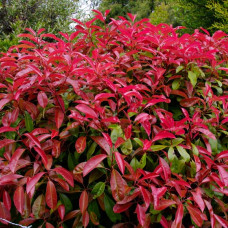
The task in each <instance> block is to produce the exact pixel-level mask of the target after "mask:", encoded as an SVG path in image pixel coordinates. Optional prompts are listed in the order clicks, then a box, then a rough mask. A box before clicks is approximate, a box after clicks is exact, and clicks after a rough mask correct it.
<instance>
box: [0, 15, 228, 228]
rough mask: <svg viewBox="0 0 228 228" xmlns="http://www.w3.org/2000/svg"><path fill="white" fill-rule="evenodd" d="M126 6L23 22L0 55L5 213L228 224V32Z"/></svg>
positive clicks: (66, 220)
mask: <svg viewBox="0 0 228 228" xmlns="http://www.w3.org/2000/svg"><path fill="white" fill-rule="evenodd" d="M107 13H108V12H106V14H107ZM128 16H129V18H130V20H126V19H125V18H121V19H119V20H115V19H113V20H112V21H111V22H110V23H109V24H105V26H104V27H99V26H95V25H93V22H94V21H95V20H100V21H102V22H104V21H105V18H104V16H103V15H102V14H101V13H100V12H98V11H97V15H96V17H95V18H94V19H93V20H92V21H89V22H87V23H85V24H83V23H81V22H79V21H77V20H75V21H76V22H77V23H78V24H77V26H76V32H74V33H73V34H71V35H68V34H66V33H61V35H62V39H60V38H57V37H56V36H55V35H53V34H45V33H44V31H43V30H39V31H38V32H37V33H36V32H34V31H33V30H31V29H28V32H29V33H26V34H21V35H20V37H21V38H23V40H22V41H21V43H20V44H19V45H16V46H13V47H11V48H10V49H9V50H8V51H7V52H6V53H4V54H3V55H2V57H1V58H0V92H1V93H0V110H1V112H0V114H1V116H0V120H1V127H0V137H1V138H0V156H1V158H0V200H1V202H0V217H1V218H4V219H7V220H11V221H12V222H16V223H20V224H24V225H29V224H32V225H33V226H34V227H46V228H51V227H80V226H82V225H83V226H84V227H87V226H89V227H94V226H97V225H100V227H110V226H112V225H114V226H113V227H115V228H117V227H143V228H146V227H152V224H154V226H156V227H160V226H162V227H164V228H181V227H183V226H184V227H202V226H203V227H212V228H215V227H216V228H217V227H227V226H228V224H227V204H226V202H227V199H228V198H227V195H228V189H227V187H228V172H227V170H228V159H227V158H228V137H227V135H228V127H227V122H228V90H227V88H228V77H227V72H228V63H227V61H228V37H227V34H225V33H224V32H222V31H217V32H216V33H214V34H213V36H212V37H211V36H210V35H209V34H207V31H205V30H204V31H198V30H196V31H195V33H194V34H193V35H189V34H185V35H183V36H178V31H179V30H178V28H172V26H168V25H166V24H161V25H158V26H154V25H152V24H151V23H149V22H148V20H147V19H144V20H141V21H139V22H136V23H135V22H134V20H135V17H134V16H133V15H131V14H129V15H128ZM179 29H180V28H179ZM46 38H49V39H53V41H54V42H48V41H47V39H46ZM2 223H4V224H5V223H6V222H5V221H2ZM191 224H192V225H191ZM182 225H183V226H182Z"/></svg>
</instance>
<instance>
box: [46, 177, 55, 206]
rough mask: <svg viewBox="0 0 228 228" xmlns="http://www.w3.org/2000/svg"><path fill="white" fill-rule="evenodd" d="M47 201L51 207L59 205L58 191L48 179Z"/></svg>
mask: <svg viewBox="0 0 228 228" xmlns="http://www.w3.org/2000/svg"><path fill="white" fill-rule="evenodd" d="M45 199H46V203H47V205H48V206H49V207H50V208H51V209H54V208H55V207H56V205H57V193H56V188H55V185H54V183H53V182H52V181H50V180H49V181H48V183H47V188H46V197H45Z"/></svg>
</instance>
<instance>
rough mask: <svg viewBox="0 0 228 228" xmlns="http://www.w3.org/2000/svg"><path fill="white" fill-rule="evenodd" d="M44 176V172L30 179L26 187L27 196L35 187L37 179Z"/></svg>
mask: <svg viewBox="0 0 228 228" xmlns="http://www.w3.org/2000/svg"><path fill="white" fill-rule="evenodd" d="M44 174H45V172H41V173H37V174H36V175H35V176H34V177H32V178H31V179H30V180H29V181H28V182H27V185H26V192H27V194H28V193H29V192H30V191H31V190H32V189H33V188H34V187H35V185H36V183H37V182H38V181H39V179H40V178H41V177H42V176H43V175H44Z"/></svg>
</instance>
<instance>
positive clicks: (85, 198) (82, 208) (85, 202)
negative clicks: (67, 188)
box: [79, 190, 88, 214]
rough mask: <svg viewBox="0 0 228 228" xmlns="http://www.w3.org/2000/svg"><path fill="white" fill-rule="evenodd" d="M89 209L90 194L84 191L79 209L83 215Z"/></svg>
mask: <svg viewBox="0 0 228 228" xmlns="http://www.w3.org/2000/svg"><path fill="white" fill-rule="evenodd" d="M87 207H88V194H87V192H86V190H84V191H83V192H82V193H81V195H80V198H79V208H80V211H81V213H82V214H84V213H85V212H86V210H87Z"/></svg>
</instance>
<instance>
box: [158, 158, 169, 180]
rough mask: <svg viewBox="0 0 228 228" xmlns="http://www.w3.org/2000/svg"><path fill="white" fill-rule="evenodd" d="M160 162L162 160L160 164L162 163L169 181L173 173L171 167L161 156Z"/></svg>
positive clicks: (166, 178)
mask: <svg viewBox="0 0 228 228" xmlns="http://www.w3.org/2000/svg"><path fill="white" fill-rule="evenodd" d="M159 162H160V165H161V167H162V170H163V172H164V176H165V180H166V181H167V180H168V179H169V178H170V175H171V170H170V167H169V165H168V164H167V162H166V161H165V160H164V159H163V158H161V157H159Z"/></svg>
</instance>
